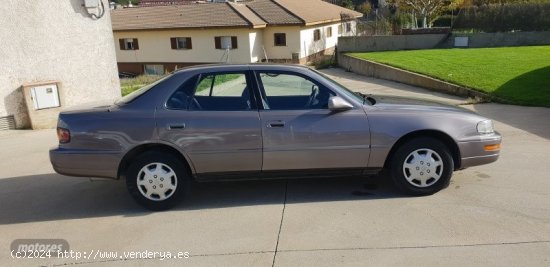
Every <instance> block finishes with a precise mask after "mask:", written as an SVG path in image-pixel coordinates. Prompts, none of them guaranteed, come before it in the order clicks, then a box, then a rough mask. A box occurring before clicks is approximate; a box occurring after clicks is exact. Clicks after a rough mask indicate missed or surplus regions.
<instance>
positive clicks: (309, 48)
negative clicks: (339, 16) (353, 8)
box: [300, 21, 355, 58]
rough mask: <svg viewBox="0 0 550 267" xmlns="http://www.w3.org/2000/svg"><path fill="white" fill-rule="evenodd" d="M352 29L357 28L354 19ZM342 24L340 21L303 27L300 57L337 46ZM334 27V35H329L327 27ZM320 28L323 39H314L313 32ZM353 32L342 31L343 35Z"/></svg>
mask: <svg viewBox="0 0 550 267" xmlns="http://www.w3.org/2000/svg"><path fill="white" fill-rule="evenodd" d="M350 23H352V29H355V22H354V21H352V22H350ZM339 25H341V23H340V22H338V23H330V24H322V25H314V26H309V27H303V28H302V29H301V30H300V40H301V43H300V58H303V57H307V56H309V55H312V54H315V53H317V52H320V51H323V50H325V49H328V48H332V47H335V46H336V45H337V44H338V36H339V35H338V27H339ZM329 27H330V28H332V36H331V37H327V28H329ZM316 29H319V30H320V31H321V39H320V40H318V41H313V32H314V31H315V30H316ZM350 34H351V33H346V32H345V31H343V32H342V35H341V36H344V35H350Z"/></svg>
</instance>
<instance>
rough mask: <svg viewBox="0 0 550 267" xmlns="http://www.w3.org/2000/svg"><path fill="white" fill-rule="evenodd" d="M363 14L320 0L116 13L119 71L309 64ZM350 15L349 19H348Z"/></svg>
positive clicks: (274, 0) (260, 1)
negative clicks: (197, 66)
mask: <svg viewBox="0 0 550 267" xmlns="http://www.w3.org/2000/svg"><path fill="white" fill-rule="evenodd" d="M361 16H362V14H361V13H358V12H355V11H352V10H349V9H345V8H342V7H340V6H336V5H332V4H329V3H327V2H323V1H321V0H300V1H295V0H254V1H247V2H243V3H233V2H225V3H202V4H190V5H170V6H153V7H141V8H127V9H122V10H114V11H112V13H111V17H112V24H113V33H114V38H115V42H116V54H117V61H118V68H119V71H122V72H133V73H144V72H145V73H147V74H164V73H165V72H167V71H173V70H174V69H176V68H179V67H184V66H189V65H196V64H202V63H216V62H227V63H253V62H265V61H268V62H292V63H305V62H308V61H310V60H312V59H313V58H315V57H317V56H322V55H325V54H330V53H332V52H333V51H334V48H335V46H336V43H337V41H338V36H342V35H352V34H354V32H355V21H354V19H355V18H357V17H361ZM342 18H344V19H342Z"/></svg>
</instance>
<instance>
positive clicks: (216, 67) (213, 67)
mask: <svg viewBox="0 0 550 267" xmlns="http://www.w3.org/2000/svg"><path fill="white" fill-rule="evenodd" d="M239 68H253V69H254V68H267V69H273V70H282V69H286V70H304V69H309V67H307V66H303V65H297V64H276V63H248V64H223V63H214V64H201V65H194V66H189V67H183V68H181V69H177V70H175V71H174V73H179V72H187V71H224V70H232V69H239Z"/></svg>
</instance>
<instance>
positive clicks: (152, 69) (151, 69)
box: [144, 64, 164, 75]
mask: <svg viewBox="0 0 550 267" xmlns="http://www.w3.org/2000/svg"><path fill="white" fill-rule="evenodd" d="M144 70H145V74H146V75H164V65H152V64H146V65H145V67H144Z"/></svg>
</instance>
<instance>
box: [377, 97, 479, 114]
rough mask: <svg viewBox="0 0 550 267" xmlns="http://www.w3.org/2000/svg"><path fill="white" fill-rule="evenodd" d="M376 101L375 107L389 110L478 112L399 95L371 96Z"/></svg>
mask: <svg viewBox="0 0 550 267" xmlns="http://www.w3.org/2000/svg"><path fill="white" fill-rule="evenodd" d="M370 97H372V98H373V99H374V100H375V101H376V103H375V104H374V105H373V107H375V108H377V109H388V110H401V111H403V110H408V111H439V112H441V111H447V112H461V113H469V114H476V113H475V112H473V111H471V110H468V109H465V108H463V107H460V106H453V105H449V104H445V103H440V102H436V101H428V100H424V99H419V98H408V97H397V96H372V95H371V96H370Z"/></svg>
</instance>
